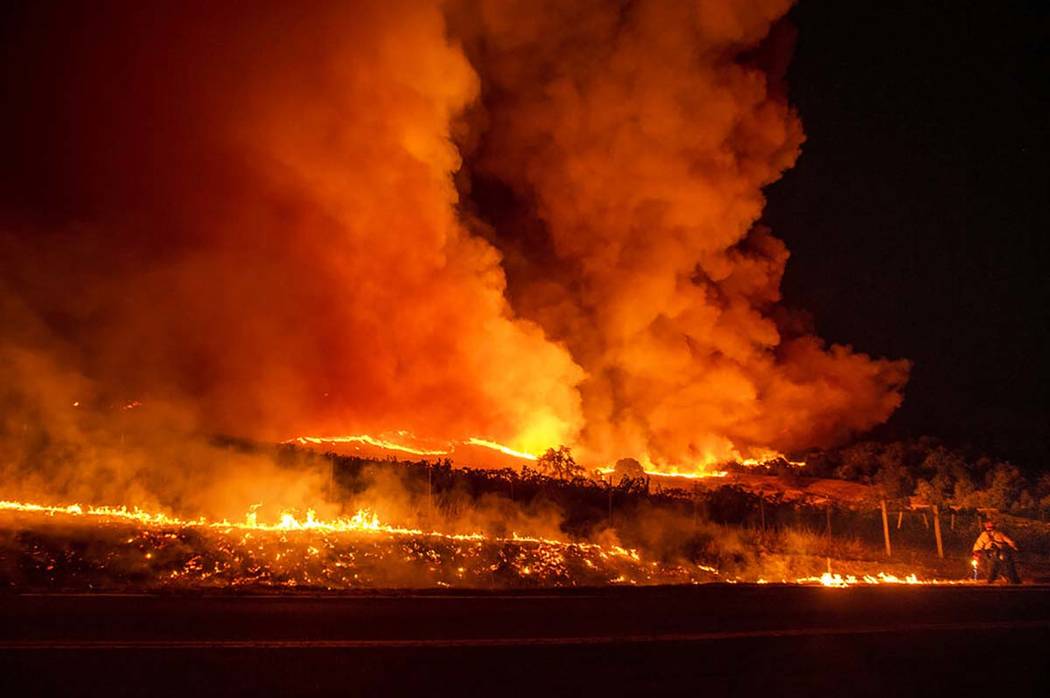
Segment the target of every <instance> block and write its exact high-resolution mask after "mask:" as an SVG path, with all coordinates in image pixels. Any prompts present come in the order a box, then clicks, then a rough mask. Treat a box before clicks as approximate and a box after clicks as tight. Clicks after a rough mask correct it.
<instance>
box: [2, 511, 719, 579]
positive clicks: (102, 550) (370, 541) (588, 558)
mask: <svg viewBox="0 0 1050 698" xmlns="http://www.w3.org/2000/svg"><path fill="white" fill-rule="evenodd" d="M0 511H2V518H0V525H2V532H0V585H2V586H3V587H6V588H11V589H16V590H19V591H29V590H36V591H54V590H80V591H132V590H133V591H157V590H190V589H247V590H252V589H255V590H264V589H312V590H347V589H359V588H363V589H375V588H392V587H440V586H447V587H467V588H493V587H504V588H505V587H562V586H592V585H604V584H657V583H664V584H666V583H691V582H699V581H710V580H712V579H714V578H716V577H715V576H714V575H713V574H712V573H711V572H710V571H705V570H703V569H701V568H699V567H694V568H691V569H690V568H686V567H684V566H680V565H679V566H675V565H662V564H658V563H653V562H648V563H647V562H643V561H642V560H641V558H640V556H639V554H638V553H637V552H636V551H633V550H628V549H626V548H622V547H619V546H615V545H606V546H603V545H597V544H593V543H573V542H563V541H557V540H548V539H543V538H534V537H527V536H518V535H512V536H510V537H505V538H499V537H489V536H484V535H481V534H473V535H451V534H445V533H440V532H423V531H419V530H413V529H406V528H398V527H394V526H387V525H384V524H381V523H379V521H378V520H377V519H376V518H375V516H374V515H372V514H370V513H366V512H359V513H358V514H357V515H355V516H354V517H351V518H348V519H340V520H337V521H332V522H325V521H318V520H316V519H313V518H312V517H311V516H309V515H308V516H307V517H306V518H304V519H302V520H300V519H297V518H295V517H294V516H293V515H291V514H285V515H284V516H282V517H281V520H280V521H278V522H276V523H270V524H267V523H260V522H258V521H256V520H254V519H253V518H252V517H251V515H250V514H249V516H248V517H247V518H246V520H245V522H237V523H233V522H228V521H220V522H209V521H206V520H204V519H194V520H182V519H178V518H174V517H170V516H165V515H161V514H152V513H148V512H142V511H137V510H130V511H129V510H125V509H119V508H116V509H114V508H106V507H79V506H76V505H74V506H70V507H44V506H39V505H27V504H22V503H13V502H3V503H0Z"/></svg>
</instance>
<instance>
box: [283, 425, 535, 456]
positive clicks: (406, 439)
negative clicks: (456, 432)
mask: <svg viewBox="0 0 1050 698" xmlns="http://www.w3.org/2000/svg"><path fill="white" fill-rule="evenodd" d="M413 441H416V437H415V435H413V434H412V433H411V432H407V431H398V432H396V433H394V434H389V435H388V434H383V435H381V436H371V435H369V434H353V435H346V436H297V437H295V438H293V439H288V440H287V441H285V442H284V443H286V444H299V445H301V446H324V445H326V444H367V445H369V446H375V447H376V448H381V449H384V450H387V451H397V452H399V453H407V454H409V455H413V456H421V457H424V458H426V457H428V456H437V457H443V456H454V455H455V452H456V447H457V446H480V447H482V448H487V449H490V450H492V451H496V452H498V453H502V454H503V455H506V456H511V457H512V458H520V459H521V460H529V461H534V460H537V459H538V456H536V455H535V454H533V453H529V452H528V451H522V450H518V449H516V448H511V447H510V446H506V445H504V444H501V443H498V442H496V441H490V440H489V439H482V438H479V437H476V436H472V437H470V438H468V439H467V440H466V441H448V442H445V446H444V447H443V448H421V447H419V446H417V445H412V442H413Z"/></svg>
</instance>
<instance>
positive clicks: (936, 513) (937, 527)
mask: <svg viewBox="0 0 1050 698" xmlns="http://www.w3.org/2000/svg"><path fill="white" fill-rule="evenodd" d="M933 534H934V536H935V537H936V538H937V557H939V558H941V559H942V560H943V559H944V543H943V542H942V541H941V510H940V507H938V506H937V505H936V504H934V505H933Z"/></svg>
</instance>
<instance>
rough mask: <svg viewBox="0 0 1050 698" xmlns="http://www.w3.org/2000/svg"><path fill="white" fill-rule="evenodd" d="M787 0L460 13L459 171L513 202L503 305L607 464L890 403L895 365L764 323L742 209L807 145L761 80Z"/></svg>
mask: <svg viewBox="0 0 1050 698" xmlns="http://www.w3.org/2000/svg"><path fill="white" fill-rule="evenodd" d="M790 4H791V3H790V1H789V0H765V1H764V2H726V1H725V0H701V1H700V2H694V3H686V2H676V1H675V0H667V1H650V2H635V3H610V2H604V1H603V0H593V1H589V2H588V1H585V2H572V3H565V2H558V1H557V0H547V1H546V2H534V1H533V0H520V1H511V2H507V1H506V0H491V1H488V0H479V2H476V3H473V2H472V3H469V4H468V5H467V8H469V9H464V10H463V11H462V13H461V16H460V18H459V23H460V24H461V25H462V31H463V34H464V35H465V36H466V37H468V46H469V47H470V53H471V55H472V56H474V57H475V63H476V65H477V66H479V70H480V72H481V75H482V84H483V87H484V96H485V99H484V105H483V108H482V109H481V110H479V113H478V114H477V115H476V117H477V118H476V121H477V122H478V123H482V124H487V125H488V128H487V130H486V131H485V133H484V136H483V138H481V139H480V144H479V145H478V146H477V151H476V154H475V155H474V157H473V158H472V161H473V162H474V163H475V166H476V176H475V181H479V182H480V183H481V184H482V185H485V186H486V187H488V188H489V189H492V188H494V187H495V188H497V189H500V188H504V189H506V190H509V193H508V192H507V191H504V193H503V196H504V198H507V197H510V198H513V199H514V200H515V201H516V202H517V203H518V207H519V209H521V211H520V212H519V214H518V215H517V216H516V217H510V220H509V221H508V220H506V219H505V220H504V221H503V227H502V228H501V226H498V225H497V226H496V228H495V231H494V233H493V235H492V236H493V238H494V239H495V240H497V241H498V242H499V244H500V245H501V246H502V247H503V249H504V250H505V251H506V258H507V266H508V274H509V278H510V280H511V285H510V295H511V297H512V302H513V305H514V307H515V309H516V310H517V311H518V312H519V313H520V314H521V315H523V316H525V317H528V318H532V319H534V320H536V321H537V322H539V323H540V324H541V326H542V327H543V328H544V329H545V330H546V331H547V333H548V335H549V336H550V337H552V338H553V339H556V340H561V341H564V342H565V343H566V344H567V345H568V346H569V347H570V349H571V351H572V354H573V358H574V359H576V361H577V362H578V363H579V364H580V365H581V366H582V367H583V368H584V369H585V370H586V372H587V376H588V377H587V380H586V381H585V382H584V383H583V385H582V386H581V396H582V399H583V406H584V423H585V429H584V432H583V434H582V440H583V443H584V445H585V446H586V448H587V449H588V450H589V451H590V453H591V454H594V455H597V456H599V457H600V458H602V459H605V460H609V459H613V458H615V457H617V456H619V455H623V454H632V455H643V456H644V455H646V454H647V455H648V456H649V457H650V458H651V459H652V460H653V461H654V462H655V463H656V464H664V465H679V464H683V463H684V464H704V463H710V462H712V461H716V460H719V459H725V458H729V457H748V456H752V455H754V456H759V457H760V456H761V455H762V453H763V452H764V451H765V449H768V448H772V449H775V450H785V451H787V450H793V449H798V448H803V447H808V446H811V445H814V444H821V443H827V442H829V441H833V440H835V439H840V438H842V437H844V436H846V435H848V434H850V433H852V432H856V431H860V430H864V429H867V428H870V427H871V426H873V425H875V424H878V423H879V422H882V421H883V420H885V419H886V418H887V417H888V416H889V414H890V413H891V412H892V411H893V410H894V409H895V408H896V407H897V405H898V404H899V403H900V400H901V396H900V388H901V386H902V385H903V383H904V381H905V379H906V376H907V364H906V363H905V362H889V361H877V360H872V359H870V358H869V357H867V356H865V355H863V354H855V353H853V352H852V351H851V350H850V349H849V348H848V347H842V346H833V347H831V348H830V349H828V348H826V347H825V346H824V345H823V343H822V342H821V341H820V340H819V339H817V338H816V337H814V336H811V335H809V334H807V333H799V332H792V331H791V330H790V329H788V324H789V323H786V322H778V321H777V314H778V313H777V309H776V304H777V302H778V301H779V300H780V290H779V287H780V280H781V275H782V273H783V270H784V264H785V262H786V261H787V258H788V251H787V249H786V248H785V246H784V244H783V243H782V242H781V241H780V240H778V239H776V238H775V237H773V236H772V235H771V234H770V232H769V231H768V230H766V229H764V228H763V227H761V226H758V225H756V221H757V219H758V218H759V216H760V214H761V212H762V207H763V204H764V199H763V196H762V187H763V186H765V185H767V184H769V183H771V182H773V181H774V180H776V179H777V178H779V176H780V174H781V173H782V172H783V171H784V169H786V168H788V167H790V166H791V165H792V163H793V162H794V161H795V158H796V157H797V156H798V153H799V148H800V145H801V143H802V141H803V135H802V128H801V126H800V124H799V120H798V118H797V116H796V115H795V114H794V113H793V112H792V110H791V109H790V107H789V106H788V105H787V103H786V100H785V98H784V94H783V91H782V89H781V86H780V85H779V84H778V80H779V78H778V76H777V75H776V73H777V72H778V69H776V68H775V66H776V64H777V61H778V60H780V59H781V56H780V55H778V54H779V53H782V52H783V49H784V46H785V41H784V36H785V33H784V28H783V27H778V29H777V31H775V32H774V34H773V35H770V29H771V26H772V25H773V23H774V22H777V20H778V19H779V18H781V17H782V16H783V14H784V13H785V12H786V10H787V9H788V7H789V5H790ZM770 66H774V67H773V68H770ZM494 182H495V184H494ZM507 230H510V231H512V232H513V233H517V234H518V235H519V237H514V236H513V235H510V236H508V235H507ZM521 234H525V235H528V236H529V244H527V245H526V244H522V240H521V237H520V235H521ZM796 324H797V323H796Z"/></svg>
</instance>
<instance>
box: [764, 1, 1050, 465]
mask: <svg viewBox="0 0 1050 698" xmlns="http://www.w3.org/2000/svg"><path fill="white" fill-rule="evenodd" d="M1048 8H1050V4H1047V3H1045V2H1004V3H958V2H929V3H916V2H891V3H887V2H877V3H866V2H848V3H844V2H821V1H820V0H803V2H801V3H800V5H799V6H797V7H796V8H795V9H794V10H793V11H792V14H791V15H790V17H791V18H792V20H793V21H794V23H795V25H796V27H797V29H798V43H797V46H796V51H795V56H794V59H793V61H792V63H791V67H790V70H789V73H788V81H789V83H790V90H791V100H792V102H793V104H794V105H795V106H796V107H797V109H798V110H799V111H800V113H801V116H802V120H803V124H804V126H805V130H806V133H807V137H808V139H807V142H806V143H805V145H804V146H803V155H802V157H801V158H800V160H799V162H798V164H797V165H796V166H795V168H794V169H792V170H790V171H789V172H788V173H787V174H786V175H785V177H784V178H783V180H782V181H781V182H779V183H777V184H775V185H774V186H772V187H771V188H770V189H769V190H768V191H767V194H768V197H769V206H768V208H767V210H766V214H765V220H766V222H767V223H768V224H769V225H770V226H771V227H772V228H773V230H774V231H775V232H776V234H777V235H778V236H780V237H781V238H783V239H784V240H785V241H786V242H787V244H788V247H789V249H790V250H791V251H792V258H791V260H790V262H789V263H788V266H787V272H786V276H785V279H784V294H785V298H786V300H787V302H788V303H789V304H790V305H792V306H796V307H802V308H805V309H807V310H809V311H811V312H812V313H813V315H814V316H815V321H816V326H817V330H818V333H819V334H820V335H821V336H824V337H825V338H827V339H828V340H830V341H838V342H847V343H850V344H852V345H854V346H855V347H856V348H857V349H858V350H861V351H866V352H870V353H873V354H875V355H881V356H889V357H906V358H908V359H910V360H912V361H913V362H914V366H913V369H912V375H911V380H910V383H909V385H908V387H907V389H906V396H905V401H904V405H903V407H901V409H900V410H898V412H897V413H896V414H895V415H894V416H893V417H892V418H891V420H890V422H889V423H888V424H887V425H886V426H885V427H883V428H882V429H880V430H879V431H877V432H876V436H884V437H904V436H916V435H920V434H937V435H941V436H944V437H945V438H947V439H949V440H951V441H953V442H955V443H970V444H972V445H973V446H975V447H977V448H983V449H988V450H989V451H992V452H993V453H995V454H999V455H1002V456H1006V457H1010V458H1013V459H1015V460H1016V461H1018V462H1020V463H1022V464H1024V465H1026V466H1028V467H1030V468H1037V469H1043V468H1045V465H1044V464H1045V463H1046V462H1047V459H1046V456H1047V453H1048V448H1047V443H1048V439H1050V429H1048V424H1050V409H1048V399H1047V395H1048V387H1050V366H1048V365H1047V362H1046V357H1047V351H1048V348H1050V342H1048V339H1050V334H1048V319H1050V318H1048V313H1047V306H1046V301H1047V293H1046V275H1047V269H1048V268H1050V243H1048V242H1047V234H1048V231H1050V208H1048V206H1047V194H1048V192H1047V176H1046V167H1047V161H1048V155H1050V150H1048V139H1047V128H1048V126H1047V123H1048V122H1047V106H1048V100H1047V86H1048V76H1050V61H1048V47H1050V41H1048V40H1050V32H1048V26H1050V9H1048Z"/></svg>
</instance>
